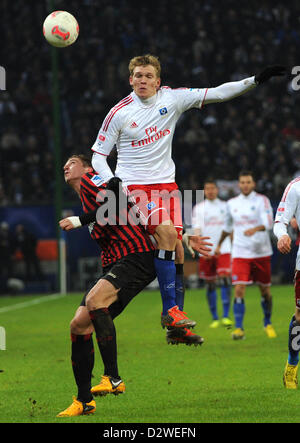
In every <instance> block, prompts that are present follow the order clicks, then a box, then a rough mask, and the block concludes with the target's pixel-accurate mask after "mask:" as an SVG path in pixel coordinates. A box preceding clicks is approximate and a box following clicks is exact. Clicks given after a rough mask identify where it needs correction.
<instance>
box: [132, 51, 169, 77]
mask: <svg viewBox="0 0 300 443" xmlns="http://www.w3.org/2000/svg"><path fill="white" fill-rule="evenodd" d="M147 65H151V66H153V67H154V69H155V71H156V75H157V77H158V78H160V73H161V66H160V61H159V59H158V57H156V56H155V55H151V54H145V55H138V56H137V57H133V58H132V59H131V60H130V62H129V65H128V69H129V73H130V75H131V76H133V71H134V68H136V67H137V66H147Z"/></svg>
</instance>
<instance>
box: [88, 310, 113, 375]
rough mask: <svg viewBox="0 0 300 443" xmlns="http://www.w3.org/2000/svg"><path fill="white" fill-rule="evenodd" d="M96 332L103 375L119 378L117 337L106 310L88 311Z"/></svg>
mask: <svg viewBox="0 0 300 443" xmlns="http://www.w3.org/2000/svg"><path fill="white" fill-rule="evenodd" d="M89 314H90V317H91V320H92V323H93V325H94V329H95V332H96V337H97V342H98V347H99V350H100V354H101V357H102V360H103V364H104V374H105V375H108V376H111V377H113V378H119V373H118V363H117V337H116V329H115V325H114V322H113V320H112V318H111V315H110V313H109V310H108V309H107V308H100V309H95V310H94V311H89Z"/></svg>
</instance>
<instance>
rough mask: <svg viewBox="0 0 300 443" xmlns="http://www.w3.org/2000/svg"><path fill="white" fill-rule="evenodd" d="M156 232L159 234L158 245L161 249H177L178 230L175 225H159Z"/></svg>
mask: <svg viewBox="0 0 300 443" xmlns="http://www.w3.org/2000/svg"><path fill="white" fill-rule="evenodd" d="M156 232H157V234H158V247H159V248H160V249H168V250H174V249H175V246H176V240H177V231H176V229H175V228H174V226H173V225H159V226H158V227H157V229H156Z"/></svg>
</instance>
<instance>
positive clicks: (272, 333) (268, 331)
mask: <svg viewBox="0 0 300 443" xmlns="http://www.w3.org/2000/svg"><path fill="white" fill-rule="evenodd" d="M265 331H266V334H267V336H268V337H269V338H275V337H277V334H276V332H275V329H274V328H273V326H272V325H271V324H270V325H267V326H266V327H265Z"/></svg>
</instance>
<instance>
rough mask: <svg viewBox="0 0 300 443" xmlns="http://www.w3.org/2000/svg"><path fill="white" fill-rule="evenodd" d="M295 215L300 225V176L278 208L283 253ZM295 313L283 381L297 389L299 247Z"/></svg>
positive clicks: (277, 226) (277, 230) (276, 226)
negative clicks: (288, 229) (288, 230)
mask: <svg viewBox="0 0 300 443" xmlns="http://www.w3.org/2000/svg"><path fill="white" fill-rule="evenodd" d="M294 216H295V218H296V221H297V224H298V226H300V177H297V178H295V179H294V180H292V181H291V182H290V183H289V184H288V185H287V187H286V189H285V191H284V193H283V196H282V198H281V202H280V203H279V206H278V208H277V212H276V216H275V223H274V228H273V232H274V234H275V235H276V237H277V239H278V242H277V248H278V250H279V251H280V252H281V253H282V254H288V253H289V252H290V251H291V243H292V240H291V238H290V236H289V235H288V232H287V227H288V225H289V224H290V222H291V220H292V219H293V217H294ZM294 282H295V286H294V287H295V305H296V306H295V314H294V315H293V317H292V319H291V322H290V325H289V342H288V349H289V354H288V360H287V363H286V366H285V370H284V375H283V382H284V385H285V387H286V388H287V389H296V388H297V386H298V362H299V349H300V346H299V340H300V251H299V249H298V253H297V258H296V270H295V278H294Z"/></svg>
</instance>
